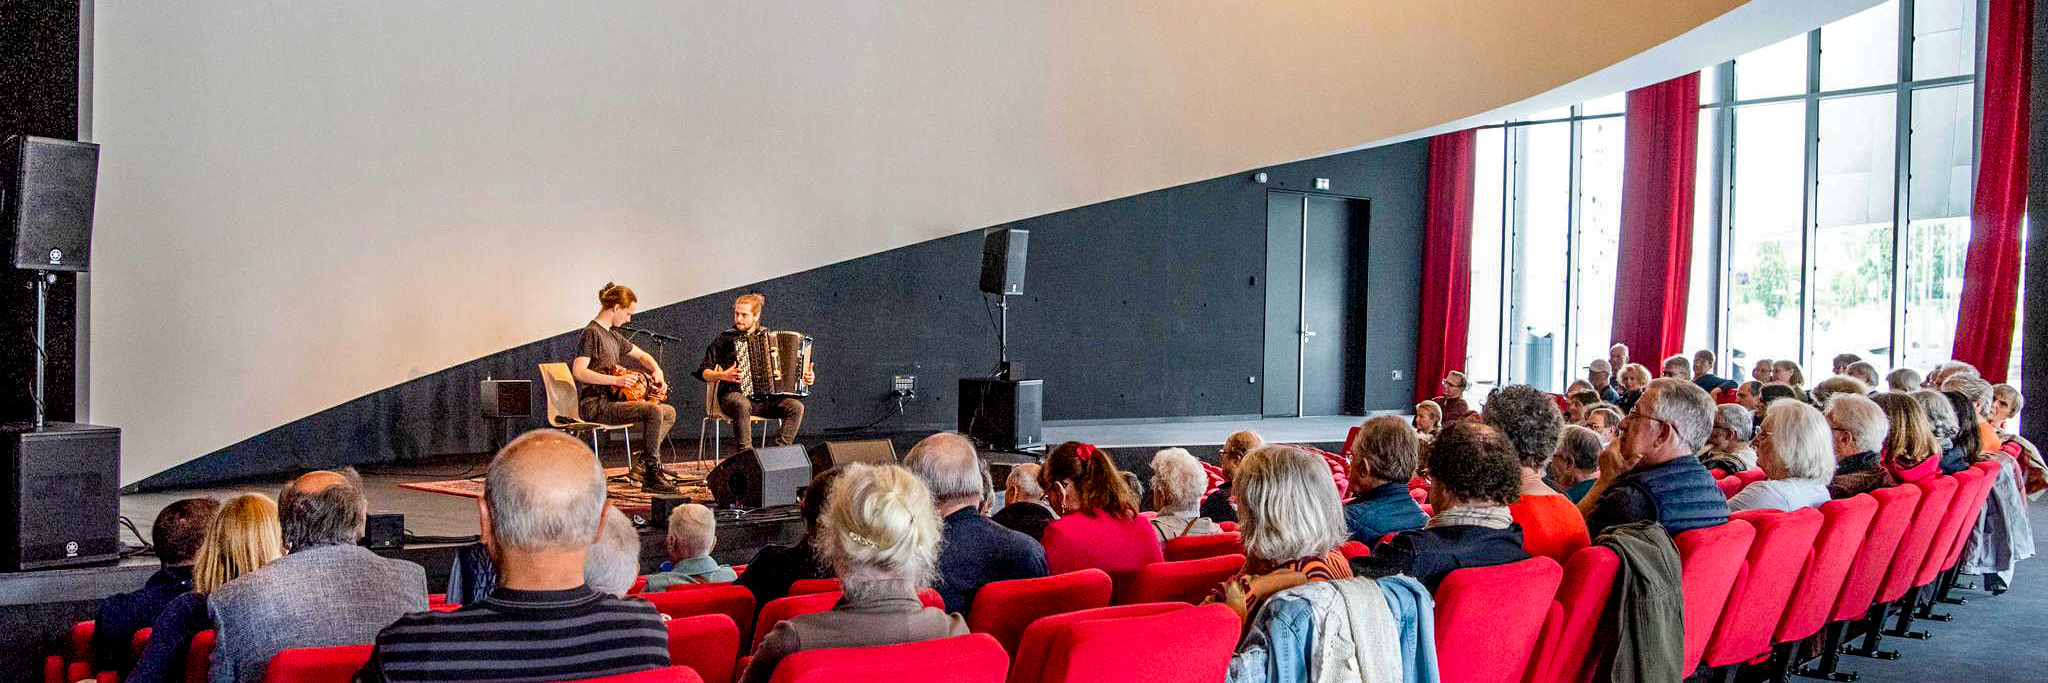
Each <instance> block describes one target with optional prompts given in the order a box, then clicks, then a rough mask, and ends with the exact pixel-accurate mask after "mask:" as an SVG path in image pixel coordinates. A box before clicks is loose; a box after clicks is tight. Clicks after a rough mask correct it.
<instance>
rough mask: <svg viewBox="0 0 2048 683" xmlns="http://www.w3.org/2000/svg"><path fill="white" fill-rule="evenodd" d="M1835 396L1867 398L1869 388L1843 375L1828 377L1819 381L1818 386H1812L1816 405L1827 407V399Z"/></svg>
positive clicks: (1859, 381)
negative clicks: (1853, 395)
mask: <svg viewBox="0 0 2048 683" xmlns="http://www.w3.org/2000/svg"><path fill="white" fill-rule="evenodd" d="M1835 394H1856V395H1858V396H1869V395H1870V386H1869V385H1866V384H1864V383H1863V382H1862V381H1861V380H1858V379H1856V378H1854V377H1848V376H1844V375H1836V376H1834V377H1829V378H1827V379H1824V380H1821V381H1820V383H1819V384H1815V385H1813V402H1814V404H1816V405H1823V406H1824V405H1827V404H1828V397H1830V396H1834V395H1835Z"/></svg>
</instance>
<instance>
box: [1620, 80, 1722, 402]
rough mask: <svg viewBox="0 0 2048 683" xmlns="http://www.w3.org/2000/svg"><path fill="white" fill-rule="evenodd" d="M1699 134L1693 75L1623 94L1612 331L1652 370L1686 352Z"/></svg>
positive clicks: (1696, 83) (1697, 88)
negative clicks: (1624, 117) (1625, 117)
mask: <svg viewBox="0 0 2048 683" xmlns="http://www.w3.org/2000/svg"><path fill="white" fill-rule="evenodd" d="M1699 136H1700V77H1699V74H1697V73H1693V74H1688V75H1685V76H1680V77H1678V78H1674V79H1671V80H1668V81H1665V82H1663V83H1658V84H1656V85H1651V86H1645V87H1643V88H1638V89H1636V90H1631V91H1629V93H1628V123H1627V143H1626V144H1627V146H1626V147H1625V154H1626V157H1624V158H1623V160H1622V172H1621V175H1622V178H1623V180H1622V186H1621V244H1620V246H1619V248H1618V253H1619V254H1620V256H1619V262H1618V263H1617V264H1616V267H1615V271H1614V335H1613V336H1614V341H1616V342H1620V343H1623V344H1627V345H1628V348H1629V351H1630V355H1631V356H1633V357H1635V358H1640V359H1643V360H1642V361H1641V362H1642V363H1643V364H1644V365H1648V366H1650V367H1653V368H1654V367H1656V364H1657V363H1658V362H1659V361H1662V360H1663V359H1665V358H1666V357H1669V356H1671V355H1673V354H1676V353H1679V352H1681V351H1683V350H1684V349H1685V298H1686V296H1685V295H1686V292H1687V287H1688V285H1689V280H1690V277H1689V276H1690V275H1691V274H1692V212H1693V187H1694V176H1695V174H1696V173H1697V170H1698V168H1699ZM1617 371H1618V369H1617ZM1652 372H1653V373H1654V371H1652Z"/></svg>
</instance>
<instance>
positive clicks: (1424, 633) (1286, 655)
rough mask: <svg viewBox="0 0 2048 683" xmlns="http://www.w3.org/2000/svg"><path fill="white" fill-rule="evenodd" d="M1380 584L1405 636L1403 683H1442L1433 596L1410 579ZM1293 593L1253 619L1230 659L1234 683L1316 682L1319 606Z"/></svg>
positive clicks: (1386, 580)
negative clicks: (1312, 668)
mask: <svg viewBox="0 0 2048 683" xmlns="http://www.w3.org/2000/svg"><path fill="white" fill-rule="evenodd" d="M1344 580H1345V581H1365V580H1367V579H1344ZM1378 584H1379V588H1380V594H1381V595H1382V596H1384V597H1385V598H1386V600H1387V610H1388V611H1389V612H1390V613H1392V615H1393V618H1394V621H1395V622H1396V623H1397V625H1398V628H1399V630H1400V636H1399V638H1400V642H1398V643H1393V645H1395V646H1396V647H1399V648H1400V649H1401V664H1402V678H1401V680H1402V683H1437V681H1438V680H1439V678H1438V674H1437V666H1436V623H1435V610H1436V603H1435V602H1434V601H1433V600H1432V599H1431V598H1430V595H1429V591H1428V590H1427V589H1425V588H1423V587H1422V584H1420V583H1416V581H1415V579H1413V578H1410V577H1407V576H1389V577H1386V578H1383V579H1379V580H1378ZM1293 590H1294V589H1289V590H1288V591H1282V592H1280V593H1277V594H1275V595H1274V596H1273V597H1271V598H1269V599H1267V600H1266V601H1265V602H1264V603H1263V604H1262V606H1261V607H1260V608H1259V612H1258V613H1257V614H1255V615H1252V619H1251V622H1250V624H1248V625H1247V631H1246V633H1245V636H1244V640H1243V642H1241V643H1239V644H1238V646H1237V653H1236V654H1235V655H1233V656H1232V657H1231V658H1230V670H1229V674H1228V681H1229V683H1308V682H1309V681H1312V680H1314V679H1315V676H1314V672H1311V671H1310V670H1309V669H1310V659H1311V657H1312V654H1313V653H1314V651H1315V649H1316V645H1317V642H1318V638H1319V637H1320V636H1319V634H1318V631H1317V628H1318V626H1319V624H1318V623H1317V614H1316V612H1317V610H1316V605H1315V604H1314V603H1315V601H1313V600H1311V599H1309V598H1308V597H1305V596H1304V595H1302V594H1299V593H1295V592H1292V591H1293ZM1325 595H1328V594H1327V593H1325ZM1324 612H1325V613H1326V614H1329V615H1331V616H1338V615H1341V614H1342V613H1343V611H1342V609H1341V608H1338V609H1337V611H1335V612H1331V611H1330V610H1329V608H1328V607H1327V606H1326V608H1325V610H1324ZM1339 618H1341V617H1339Z"/></svg>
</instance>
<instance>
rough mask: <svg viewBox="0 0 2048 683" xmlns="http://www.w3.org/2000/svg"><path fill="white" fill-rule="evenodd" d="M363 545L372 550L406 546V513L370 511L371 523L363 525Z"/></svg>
mask: <svg viewBox="0 0 2048 683" xmlns="http://www.w3.org/2000/svg"><path fill="white" fill-rule="evenodd" d="M363 547H365V548H369V549H371V550H397V549H399V548H403V547H405V514H404V513H401V512H372V513H370V523H369V524H367V525H364V527H363Z"/></svg>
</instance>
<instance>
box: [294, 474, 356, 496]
mask: <svg viewBox="0 0 2048 683" xmlns="http://www.w3.org/2000/svg"><path fill="white" fill-rule="evenodd" d="M350 485H351V484H350V483H349V480H348V477H344V476H342V475H341V473H340V472H335V471H333V470H319V471H317V472H307V473H305V474H302V475H299V478H297V479H293V480H292V483H290V484H288V485H287V486H290V487H291V490H293V491H297V492H299V493H319V492H321V491H325V490H327V489H330V488H334V487H336V486H350Z"/></svg>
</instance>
